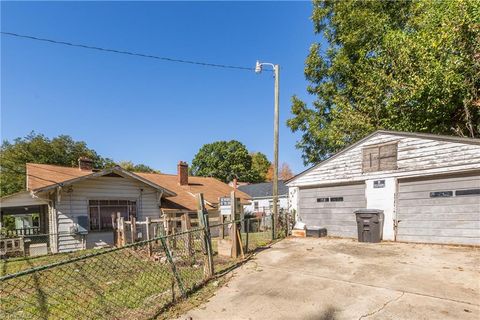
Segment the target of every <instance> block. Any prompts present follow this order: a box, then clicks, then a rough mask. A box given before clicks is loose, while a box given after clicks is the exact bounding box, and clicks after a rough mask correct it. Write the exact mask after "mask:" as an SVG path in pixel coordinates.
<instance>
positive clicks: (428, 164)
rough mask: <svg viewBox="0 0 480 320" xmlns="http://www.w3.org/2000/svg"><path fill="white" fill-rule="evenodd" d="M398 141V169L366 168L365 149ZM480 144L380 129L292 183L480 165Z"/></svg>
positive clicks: (431, 171) (397, 175)
mask: <svg viewBox="0 0 480 320" xmlns="http://www.w3.org/2000/svg"><path fill="white" fill-rule="evenodd" d="M389 142H391V143H394V142H396V143H398V150H397V152H398V153H397V169H395V170H385V171H376V172H368V173H363V172H362V150H363V149H364V148H368V147H370V146H374V145H377V144H385V143H389ZM479 167H480V145H478V144H473V143H472V144H468V143H460V142H459V143H457V142H450V141H443V140H433V139H425V138H420V137H418V138H417V137H411V136H408V137H407V136H401V135H395V134H386V133H378V134H376V135H373V136H372V137H371V138H370V139H367V140H365V141H364V142H363V143H360V144H358V145H357V146H355V147H353V148H352V149H349V150H347V151H346V152H344V153H339V154H338V156H336V157H334V158H332V159H331V160H326V161H325V163H323V164H321V165H319V166H317V167H316V168H313V169H312V170H310V171H308V172H306V173H304V174H303V175H300V176H299V177H298V178H296V179H294V180H293V181H291V182H289V183H288V186H289V187H302V186H314V185H320V184H335V183H343V182H349V181H363V180H366V179H375V178H381V177H406V176H415V175H426V174H440V173H448V172H452V171H463V170H469V169H478V168H479Z"/></svg>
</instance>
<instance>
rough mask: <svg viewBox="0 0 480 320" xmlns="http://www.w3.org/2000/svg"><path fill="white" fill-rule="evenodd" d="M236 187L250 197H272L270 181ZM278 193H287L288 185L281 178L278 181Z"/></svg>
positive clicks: (281, 194) (283, 194)
mask: <svg viewBox="0 0 480 320" xmlns="http://www.w3.org/2000/svg"><path fill="white" fill-rule="evenodd" d="M238 189H239V190H240V191H243V192H245V193H246V194H248V195H249V196H250V197H252V198H266V197H272V193H273V190H272V189H273V186H272V182H262V183H254V184H247V185H244V186H239V187H238ZM278 195H279V196H286V195H288V187H287V186H286V185H285V183H284V182H283V180H279V181H278Z"/></svg>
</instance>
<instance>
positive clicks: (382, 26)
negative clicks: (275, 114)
mask: <svg viewBox="0 0 480 320" xmlns="http://www.w3.org/2000/svg"><path fill="white" fill-rule="evenodd" d="M479 12H480V2H479V1H476V0H455V1H454V0H439V1H427V0H426V1H365V0H362V1H358V0H344V1H334V0H323V1H321V0H318V1H314V2H313V15H312V20H313V24H314V30H315V33H316V34H323V36H324V38H325V39H326V40H327V42H328V47H327V48H322V47H321V45H320V43H314V44H313V45H312V46H311V48H310V53H309V55H308V57H307V59H306V62H305V76H306V79H307V80H308V81H309V82H310V84H309V86H308V87H307V92H308V93H309V94H311V95H313V96H315V97H316V100H315V101H314V102H313V105H312V106H311V107H309V106H307V104H306V103H305V102H304V101H302V100H300V99H299V98H298V97H297V96H294V97H293V98H292V113H293V118H291V119H289V120H288V122H287V124H288V126H289V127H290V128H291V130H292V131H294V132H296V131H300V132H302V133H303V134H302V137H301V139H300V140H299V141H298V142H297V147H298V148H299V149H301V150H302V153H303V159H304V162H305V164H308V163H316V162H319V161H321V160H323V159H325V158H326V157H328V156H329V155H331V154H332V153H334V152H337V151H338V150H339V149H341V148H343V147H345V146H346V145H348V144H351V143H353V142H355V141H357V140H359V139H360V138H362V137H364V136H365V135H367V134H369V133H371V132H373V131H375V130H377V129H389V130H399V131H416V132H430V133H437V134H450V135H459V136H469V137H479V136H480V99H479V88H480V54H479V53H478V52H480V37H479V36H478V34H479V32H480V24H479V23H478V21H479Z"/></svg>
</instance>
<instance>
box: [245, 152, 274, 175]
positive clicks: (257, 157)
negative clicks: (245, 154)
mask: <svg viewBox="0 0 480 320" xmlns="http://www.w3.org/2000/svg"><path fill="white" fill-rule="evenodd" d="M250 156H251V157H252V170H253V171H255V172H257V173H258V175H259V176H260V177H261V178H262V180H263V181H265V180H266V178H267V172H268V168H270V165H271V163H270V161H269V160H268V158H267V156H266V155H265V154H263V153H261V152H253V153H251V154H250Z"/></svg>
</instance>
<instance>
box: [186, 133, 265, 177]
mask: <svg viewBox="0 0 480 320" xmlns="http://www.w3.org/2000/svg"><path fill="white" fill-rule="evenodd" d="M190 174H192V175H195V176H203V177H214V178H217V179H219V180H221V181H223V182H229V181H232V180H233V178H237V179H238V180H239V181H242V182H261V181H263V179H264V178H262V176H261V175H260V173H259V172H257V171H256V170H252V156H251V155H250V154H249V153H248V150H247V148H246V147H245V145H243V144H242V143H240V142H238V141H236V140H231V141H217V142H213V143H209V144H205V145H203V146H202V147H201V148H200V150H199V151H198V153H197V154H196V155H195V157H194V158H193V160H192V165H191V166H190Z"/></svg>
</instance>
